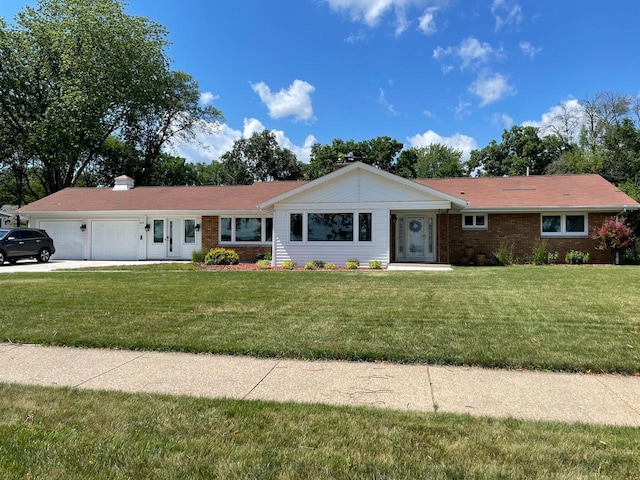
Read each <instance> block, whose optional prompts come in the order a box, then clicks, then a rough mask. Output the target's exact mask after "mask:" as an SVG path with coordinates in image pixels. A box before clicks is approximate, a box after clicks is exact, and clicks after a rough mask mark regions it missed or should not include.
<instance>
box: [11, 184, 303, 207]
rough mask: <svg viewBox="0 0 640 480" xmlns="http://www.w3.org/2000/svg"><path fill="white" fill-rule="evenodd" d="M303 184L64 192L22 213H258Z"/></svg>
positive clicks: (104, 189)
mask: <svg viewBox="0 0 640 480" xmlns="http://www.w3.org/2000/svg"><path fill="white" fill-rule="evenodd" d="M302 183H303V182H294V181H283V182H256V183H254V184H253V185H235V186H206V187H136V188H132V189H130V190H113V189H111V188H65V189H64V190H60V191H59V192H56V193H53V194H51V195H49V196H47V197H45V198H42V199H40V200H37V201H35V202H33V203H31V204H29V205H27V206H26V207H23V208H21V209H20V212H21V213H41V212H42V213H44V212H51V213H53V212H91V211H223V210H227V211H255V210H256V209H257V207H256V205H258V204H259V203H261V202H264V201H265V200H268V199H269V198H273V197H275V196H278V195H280V194H282V193H284V192H286V191H288V190H291V189H293V188H296V187H299V186H300V185H301V184H302Z"/></svg>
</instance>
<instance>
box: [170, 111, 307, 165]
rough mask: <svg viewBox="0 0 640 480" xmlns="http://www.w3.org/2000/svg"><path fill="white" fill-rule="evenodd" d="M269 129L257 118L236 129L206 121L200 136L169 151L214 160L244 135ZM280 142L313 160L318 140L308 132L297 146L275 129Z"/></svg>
mask: <svg viewBox="0 0 640 480" xmlns="http://www.w3.org/2000/svg"><path fill="white" fill-rule="evenodd" d="M263 130H266V127H265V126H264V125H263V124H262V122H261V121H260V120H258V119H256V118H245V119H244V125H243V129H242V131H240V130H234V129H233V128H231V127H230V126H229V125H226V124H224V125H215V124H205V125H202V127H201V128H199V129H197V130H196V133H195V135H196V138H195V140H192V141H176V142H174V143H173V144H172V145H170V146H169V148H168V150H169V152H170V153H172V154H173V155H177V156H180V157H183V158H186V159H187V161H189V162H191V163H198V162H203V163H211V162H212V161H213V160H220V157H222V155H224V154H225V153H227V152H228V151H230V150H231V149H233V144H234V143H235V142H236V141H237V140H240V139H241V138H249V137H250V136H251V135H252V134H254V133H260V132H262V131H263ZM272 132H273V134H274V135H275V137H276V140H277V142H278V145H280V147H282V148H288V149H289V150H291V151H292V152H293V153H294V154H295V155H296V157H297V158H298V160H300V161H301V162H304V163H309V159H310V157H311V147H312V146H313V144H314V143H316V138H315V137H314V136H313V135H308V136H307V138H306V139H305V142H304V144H303V145H302V146H298V145H295V144H294V143H293V142H292V141H291V140H290V139H289V138H288V137H287V136H286V135H285V133H284V132H283V131H282V130H272Z"/></svg>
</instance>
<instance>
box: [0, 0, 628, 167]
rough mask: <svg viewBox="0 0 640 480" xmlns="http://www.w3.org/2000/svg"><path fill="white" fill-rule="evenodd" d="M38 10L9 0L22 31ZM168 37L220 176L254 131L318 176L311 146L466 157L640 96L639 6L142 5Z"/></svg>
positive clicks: (525, 1)
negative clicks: (455, 152)
mask: <svg viewBox="0 0 640 480" xmlns="http://www.w3.org/2000/svg"><path fill="white" fill-rule="evenodd" d="M34 3H35V2H34V1H25V0H1V2H0V16H3V17H4V18H5V19H7V20H11V19H12V18H13V16H14V15H15V13H16V12H17V11H18V10H19V9H21V8H22V7H23V6H24V5H25V4H31V5H33V4H34ZM126 11H127V13H130V14H134V15H141V16H145V17H148V18H150V19H152V20H154V21H156V22H158V23H160V24H162V25H164V26H165V27H166V28H167V29H168V31H169V37H168V38H169V40H170V41H171V42H172V45H171V47H170V48H169V50H168V53H169V56H170V57H171V58H172V60H173V62H174V63H173V68H174V69H176V70H184V71H186V72H188V73H190V74H191V75H193V76H194V77H195V78H196V80H198V82H199V84H200V88H201V91H202V101H203V102H211V104H213V105H215V106H216V107H217V108H219V109H220V110H222V112H223V114H224V115H225V123H224V124H223V125H221V126H220V128H219V129H218V131H217V133H215V134H208V133H207V134H205V133H201V134H200V135H199V138H200V140H201V141H202V142H203V143H204V144H205V145H206V148H203V147H202V146H199V145H197V144H195V143H193V144H190V145H176V146H175V151H176V152H177V153H179V154H181V155H183V156H185V157H187V159H188V160H190V161H193V162H196V161H204V162H210V161H211V160H215V159H218V158H219V157H220V155H222V154H223V153H224V152H225V151H227V150H229V149H230V148H231V146H232V145H233V142H234V141H235V140H237V139H238V138H241V137H242V136H243V135H244V136H248V135H250V134H251V133H252V132H254V131H260V130H262V129H265V128H266V129H269V130H272V131H274V132H276V135H277V138H278V141H279V143H280V144H281V145H282V146H284V147H287V148H290V149H291V150H293V151H294V153H296V155H297V156H298V158H299V159H300V160H302V161H305V162H308V159H309V151H310V147H311V145H312V144H313V143H315V142H318V143H331V141H332V140H333V139H334V138H341V139H343V140H348V139H354V140H356V141H360V140H366V139H370V138H374V137H377V136H384V135H388V136H390V137H393V138H395V139H397V140H399V141H401V142H403V143H404V144H405V147H410V146H421V145H428V144H430V143H444V144H447V145H449V146H452V147H455V148H459V149H461V150H463V152H464V154H465V157H467V156H468V152H469V151H470V150H471V149H473V148H482V147H484V146H486V145H487V144H488V143H489V142H490V141H491V140H492V139H496V140H499V139H500V136H501V134H502V131H503V129H505V128H510V127H511V126H512V125H542V124H543V123H544V122H545V121H546V120H547V119H548V118H549V117H550V116H552V114H553V112H554V111H555V109H557V108H558V106H559V105H561V104H564V105H566V106H571V105H573V104H575V102H577V101H578V100H581V99H584V98H586V97H593V96H595V94H596V93H598V92H600V91H610V92H614V93H619V94H625V95H634V96H635V95H638V94H639V93H640V85H639V84H638V79H639V73H640V55H639V54H638V52H639V51H640V35H638V27H637V25H638V21H639V20H640V2H638V1H637V0H619V1H615V2H611V3H610V4H609V3H605V2H601V1H595V0H582V1H577V0H557V1H549V0H542V1H540V0H538V1H533V0H520V1H518V0H485V1H475V0H474V1H471V0H466V1H463V0H280V1H277V2H274V1H268V0H234V1H227V0H221V1H211V0H182V1H181V2H176V1H175V0H171V1H169V0H131V1H130V3H129V5H127V7H126Z"/></svg>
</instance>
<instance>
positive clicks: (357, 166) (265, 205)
mask: <svg viewBox="0 0 640 480" xmlns="http://www.w3.org/2000/svg"><path fill="white" fill-rule="evenodd" d="M356 170H363V171H365V172H369V173H372V174H374V175H378V176H380V177H382V178H384V179H386V180H388V181H390V182H394V183H397V184H400V185H403V186H405V187H408V188H411V189H413V190H417V191H419V192H422V193H423V194H426V195H430V196H434V197H438V198H441V199H442V200H443V201H446V202H450V203H452V204H454V205H458V206H460V207H466V206H467V202H466V201H464V200H461V199H460V198H457V197H454V196H451V195H448V194H446V193H443V192H440V191H438V190H434V189H432V188H429V187H425V186H424V185H420V184H418V183H416V182H413V181H411V180H408V179H406V178H403V177H399V176H397V175H394V174H392V173H389V172H386V171H384V170H380V169H379V168H375V167H372V166H371V165H367V164H365V163H362V162H353V163H352V164H350V165H348V166H346V167H342V168H340V169H339V170H336V171H335V172H331V173H329V174H327V175H324V176H322V177H320V178H317V179H315V180H313V181H311V182H309V183H305V184H304V185H301V186H300V187H298V188H294V189H293V190H289V191H288V192H285V193H283V194H281V195H278V196H277V197H274V198H272V199H270V200H267V201H266V202H262V203H260V204H259V205H258V209H260V210H266V209H269V208H270V207H273V205H275V204H277V203H280V202H283V201H284V200H288V199H290V198H292V197H295V196H297V195H300V194H301V193H304V192H306V191H308V190H311V189H313V188H317V187H318V186H320V185H323V184H325V183H328V182H332V181H334V180H335V179H336V178H339V177H341V176H343V175H348V174H349V173H351V172H353V171H356Z"/></svg>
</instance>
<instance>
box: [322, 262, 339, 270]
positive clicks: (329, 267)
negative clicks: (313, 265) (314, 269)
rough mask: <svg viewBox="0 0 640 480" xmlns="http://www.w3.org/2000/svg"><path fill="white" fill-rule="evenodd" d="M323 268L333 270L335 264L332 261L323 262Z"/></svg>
mask: <svg viewBox="0 0 640 480" xmlns="http://www.w3.org/2000/svg"><path fill="white" fill-rule="evenodd" d="M324 268H326V269H327V270H335V269H336V264H335V263H333V262H326V263H325V264H324Z"/></svg>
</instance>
